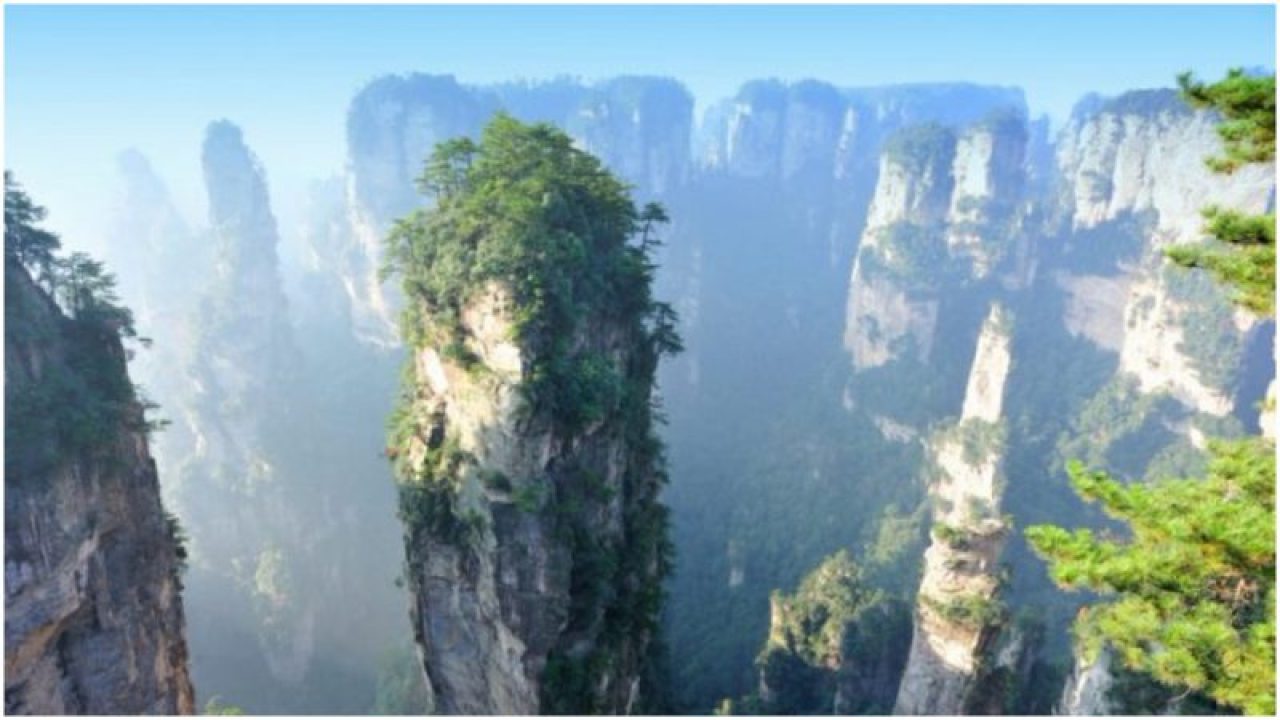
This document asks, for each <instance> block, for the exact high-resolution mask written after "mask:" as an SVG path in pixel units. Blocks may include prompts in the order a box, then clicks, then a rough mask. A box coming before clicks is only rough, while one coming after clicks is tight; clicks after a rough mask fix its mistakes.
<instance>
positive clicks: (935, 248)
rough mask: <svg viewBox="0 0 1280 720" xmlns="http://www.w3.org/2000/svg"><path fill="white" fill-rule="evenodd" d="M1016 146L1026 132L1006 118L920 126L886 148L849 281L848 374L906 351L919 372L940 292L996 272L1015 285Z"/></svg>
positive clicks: (1019, 149)
mask: <svg viewBox="0 0 1280 720" xmlns="http://www.w3.org/2000/svg"><path fill="white" fill-rule="evenodd" d="M1026 146H1027V130H1026V122H1025V120H1024V119H1023V118H1022V116H1021V115H1020V114H1019V111H1017V110H1016V109H1009V108H1007V109H1004V110H1001V111H995V113H994V114H992V115H991V116H990V117H988V118H987V119H985V120H983V121H982V122H980V123H977V124H975V125H972V126H969V127H967V128H965V129H963V130H961V131H959V132H957V131H955V130H952V129H950V128H947V127H944V126H941V125H936V124H935V125H925V126H918V127H914V128H910V129H907V130H904V131H901V132H900V133H898V134H897V135H895V136H894V137H892V138H891V139H890V140H889V142H888V143H887V144H886V146H885V151H884V153H883V154H882V156H881V159H880V170H879V175H878V177H879V179H878V181H877V184H876V190H875V194H874V195H873V196H872V199H871V205H870V209H869V210H868V212H867V222H866V226H865V228H864V230H863V233H862V241H861V243H860V244H859V249H858V254H857V257H856V259H855V260H854V264H853V274H852V277H851V279H850V281H849V296H848V309H847V312H846V323H845V348H846V349H847V350H848V352H849V354H850V356H851V357H852V360H853V366H854V368H855V370H856V371H861V370H866V369H869V368H874V367H878V366H881V365H885V364H887V363H890V362H892V361H894V360H896V359H898V358H900V357H903V356H904V355H907V354H908V352H909V350H910V354H911V356H912V357H914V359H916V360H917V361H919V362H927V361H928V359H929V356H930V353H931V350H932V347H933V343H934V339H935V334H936V324H937V322H938V303H939V298H940V297H941V296H942V295H943V294H944V292H945V291H946V290H948V289H951V290H955V289H957V288H959V287H963V286H965V285H971V284H973V283H978V282H981V281H983V280H985V279H986V278H987V277H988V276H990V275H992V274H993V273H994V272H995V271H996V269H997V268H1003V269H1005V270H1006V271H1007V274H1009V278H1008V279H1010V280H1012V281H1013V282H1015V283H1017V282H1024V281H1025V280H1024V278H1023V276H1024V275H1025V273H1026V269H1025V268H1023V267H1020V265H1019V263H1018V262H1017V260H1018V255H1019V253H1018V252H1017V250H1018V248H1017V247H1016V245H1017V243H1019V242H1025V240H1024V239H1019V237H1018V234H1017V232H1016V230H1017V224H1018V223H1019V222H1020V210H1021V207H1022V203H1023V199H1024V188H1025V185H1026V164H1025V154H1026Z"/></svg>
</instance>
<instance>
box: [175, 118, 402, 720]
mask: <svg viewBox="0 0 1280 720" xmlns="http://www.w3.org/2000/svg"><path fill="white" fill-rule="evenodd" d="M203 163H204V170H205V185H206V190H207V192H208V196H209V210H210V217H209V224H210V233H209V235H210V238H211V243H212V245H213V246H214V254H215V256H216V261H215V263H214V265H213V267H212V268H211V270H212V272H211V273H210V276H209V277H207V278H205V280H204V283H203V285H202V286H201V287H199V288H198V289H197V290H195V291H194V292H192V295H194V296H195V297H197V298H198V301H197V302H193V303H192V305H194V306H195V311H194V312H193V313H192V315H191V316H189V317H188V318H186V319H185V324H184V326H185V327H186V328H187V329H188V333H187V335H188V336H189V337H187V338H184V339H185V340H186V343H185V344H184V347H183V353H182V354H183V360H184V363H183V366H184V367H183V370H184V371H185V374H184V376H183V381H184V383H183V387H181V388H179V389H178V390H175V391H174V398H172V399H170V398H162V399H163V400H165V402H166V406H169V407H175V406H176V408H177V410H180V413H178V414H177V416H176V417H175V420H177V421H179V422H178V423H176V424H177V425H178V428H176V429H178V430H180V432H177V433H175V432H173V430H170V432H169V433H167V434H169V435H171V436H172V437H171V438H170V440H169V441H168V443H167V444H166V449H167V450H169V451H170V452H168V453H166V457H165V461H166V462H168V463H171V464H172V467H173V468H174V469H175V470H176V472H174V473H172V474H173V475H175V476H176V479H175V481H173V482H171V483H170V485H171V487H170V489H171V492H172V496H173V498H174V500H175V507H176V509H177V510H178V512H179V514H180V515H181V516H182V517H183V518H184V521H185V523H186V525H187V527H188V529H189V531H190V536H191V540H192V571H191V573H190V584H191V588H192V592H191V594H190V598H191V606H190V616H191V647H192V653H193V657H194V658H195V661H196V662H195V663H194V668H195V670H196V674H197V682H198V683H199V684H200V686H201V687H202V688H203V689H205V690H206V692H208V693H209V694H210V696H213V695H218V696H220V697H221V698H222V699H223V700H224V701H225V702H230V703H233V704H237V705H240V706H243V707H245V708H246V709H247V710H249V711H251V712H267V713H270V712H319V711H330V712H334V711H340V712H348V713H359V712H366V711H368V709H369V707H370V705H371V704H372V696H373V693H374V686H375V678H374V676H375V674H376V673H377V661H378V658H379V657H380V656H381V654H382V653H383V652H384V651H385V650H387V648H388V647H389V646H390V645H391V643H392V641H393V638H394V637H395V636H396V631H397V629H398V628H399V627H400V626H401V623H398V622H396V618H397V617H399V616H400V614H401V612H402V609H403V607H404V605H403V601H404V597H403V594H402V592H401V591H399V590H397V589H396V588H395V587H394V586H393V581H394V578H395V574H396V570H397V562H396V559H395V551H396V549H397V544H398V543H397V540H398V538H397V534H398V533H397V528H396V527H395V524H394V521H393V520H392V519H391V518H390V517H389V516H388V515H387V508H388V507H390V506H392V505H393V503H394V494H393V491H392V488H390V487H388V486H387V484H383V483H379V482H378V479H379V478H382V477H385V466H384V465H383V464H382V463H381V461H380V460H379V458H378V457H377V452H378V448H379V447H380V446H381V433H380V429H381V426H382V418H384V417H385V413H386V408H387V406H388V405H389V404H390V401H391V399H392V396H393V393H394V375H395V371H394V366H395V361H396V358H394V357H391V358H387V357H382V356H379V355H378V354H376V353H373V352H362V348H360V347H358V344H357V343H356V342H355V341H354V340H353V339H352V338H351V336H350V332H349V329H348V326H347V325H346V324H345V323H344V322H343V321H344V320H346V319H347V317H348V316H347V311H348V308H347V306H346V304H345V303H344V302H343V300H344V298H343V297H342V294H341V290H340V286H337V283H336V282H335V281H334V279H333V277H332V276H331V275H329V274H327V273H325V274H321V273H320V272H319V270H318V269H319V268H321V267H323V268H324V269H325V270H326V271H328V270H331V269H332V267H333V265H332V264H330V263H332V262H333V260H334V256H335V255H339V254H340V250H338V247H340V246H342V244H343V243H344V242H345V241H346V239H347V237H348V236H347V235H346V227H345V224H344V223H343V222H342V221H343V220H344V217H343V216H341V215H339V216H338V217H337V218H327V220H328V221H329V222H325V221H326V218H325V217H323V216H321V215H317V216H316V217H315V218H314V224H313V225H312V226H310V227H308V228H307V233H308V240H309V241H310V242H311V245H310V249H311V250H312V252H313V255H312V257H311V258H310V260H311V261H312V262H313V263H314V265H313V267H312V268H311V269H313V272H312V273H309V274H306V275H304V276H303V277H302V279H301V282H302V283H304V287H303V297H302V298H301V300H302V302H300V303H299V305H301V307H302V308H303V312H302V313H300V315H301V318H302V319H301V321H298V320H295V318H294V317H292V310H293V308H292V307H291V306H290V304H289V303H288V302H287V300H286V297H285V294H284V288H283V282H282V277H281V276H282V272H281V269H280V260H279V256H278V254H277V253H278V246H279V243H280V238H279V233H278V230H277V226H276V221H275V217H274V214H273V212H272V209H271V202H270V196H269V193H268V188H267V182H266V176H265V173H264V172H263V170H262V168H261V166H260V165H259V163H258V161H257V159H256V158H255V156H254V154H253V153H252V151H251V150H250V149H249V147H248V146H247V145H246V144H245V141H244V138H243V136H242V134H241V132H240V130H239V129H238V128H236V127H235V126H234V125H232V124H230V123H227V122H225V121H224V122H219V123H214V124H213V125H211V126H210V128H209V130H208V132H207V135H206V139H205V143H204V147H203ZM331 191H332V192H335V194H340V193H338V191H337V190H335V189H332V188H331ZM330 205H331V204H324V206H325V207H330ZM298 327H300V328H301V329H302V332H299V331H298V330H296V329H295V328H298ZM353 616H359V617H362V618H365V619H364V620H363V621H362V622H360V623H351V622H349V621H348V619H349V618H350V617H353Z"/></svg>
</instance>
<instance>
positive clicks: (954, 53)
mask: <svg viewBox="0 0 1280 720" xmlns="http://www.w3.org/2000/svg"><path fill="white" fill-rule="evenodd" d="M1274 12H1275V11H1274V8H1273V7H1270V6H1256V5H1255V6H1207V7H1196V6H1165V7H1160V6H1130V7H1108V6H1077V7H1048V6H1042V7H1016V6H987V7H964V6H933V7H919V6H917V7H877V6H809V7H778V6H773V7H770V6H752V7H725V6H704V7H625V6H613V7H582V6H561V7H527V6H526V7H466V6H460V7H411V6H382V7H355V6H315V7H306V6H291V7H290V6H275V7H261V6H260V7H253V6H221V7H209V6H174V7H145V6H143V7H137V6H135V7H114V8H113V7H84V6H81V7H74V6H63V7H31V6H17V7H14V6H8V7H6V8H5V100H6V103H5V145H6V159H5V164H6V167H9V168H11V169H13V170H15V172H16V173H17V174H18V177H19V180H21V181H23V182H24V184H26V185H27V187H28V189H29V190H30V191H31V192H32V194H33V195H34V196H35V197H36V199H37V200H39V201H41V202H44V203H45V204H46V205H48V206H49V207H50V210H51V213H52V217H51V220H52V221H53V225H54V226H55V228H56V229H60V230H62V231H63V232H64V234H70V233H83V234H86V235H88V234H91V233H92V232H93V228H94V227H95V223H97V222H99V221H100V220H101V218H102V213H104V212H105V210H106V207H107V201H108V200H109V199H110V190H109V186H110V182H111V180H112V177H113V176H112V167H113V165H112V159H113V157H114V156H115V154H116V153H118V152H119V151H120V150H122V149H124V148H127V147H137V148H139V149H140V150H142V151H143V152H144V153H146V154H147V155H148V156H149V157H150V158H151V160H152V162H153V164H154V165H155V166H156V167H157V168H158V169H159V170H160V172H161V173H162V175H163V176H164V179H165V180H166V181H167V182H168V183H169V185H170V186H171V189H172V190H173V191H174V194H175V196H176V197H177V199H178V200H179V203H180V205H181V206H182V209H183V210H184V211H185V212H186V213H187V214H188V215H189V216H190V219H191V220H193V221H197V222H203V212H204V204H203V200H202V191H201V188H200V185H199V143H200V139H201V136H202V130H203V127H204V125H205V124H206V123H208V122H209V121H210V120H212V119H216V118H220V117H226V118H229V119H231V120H233V121H235V122H237V123H238V124H240V125H241V126H242V127H243V128H244V129H245V133H246V139H247V140H248V142H249V143H250V144H251V145H252V146H253V147H254V149H255V151H256V152H257V153H258V155H259V156H260V157H261V158H262V160H263V163H264V165H265V166H266V167H267V170H268V173H269V176H270V180H271V182H272V190H273V196H274V197H273V200H274V201H275V203H276V205H277V210H278V211H279V214H280V215H281V216H282V220H283V221H284V225H285V227H284V230H285V232H286V233H288V232H289V231H290V230H291V228H292V226H293V225H294V224H296V221H297V214H298V212H299V208H300V197H301V195H302V189H303V188H304V187H305V184H306V182H307V181H308V180H310V179H312V178H317V177H325V176H330V175H333V174H335V173H337V172H339V171H340V170H341V168H342V164H343V159H344V152H345V148H344V135H343V123H344V116H345V110H346V105H347V103H348V101H349V100H350V98H351V96H352V95H353V94H354V93H355V92H356V90H357V89H359V87H360V86H361V85H362V84H363V83H365V82H367V81H368V80H370V79H371V78H373V77H375V76H377V75H380V74H383V73H399V72H408V71H422V72H433V73H452V74H454V75H456V76H457V77H458V78H459V79H460V80H462V81H464V82H472V83H487V82H492V81H499V80H509V79H515V78H528V79H539V78H549V77H552V76H555V75H559V74H571V75H578V76H582V77H584V78H586V79H595V78H600V77H607V76H611V75H617V74H624V73H625V74H660V75H670V76H673V77H676V78H677V79H679V80H681V81H683V82H684V83H685V85H686V86H687V87H688V88H689V89H690V90H691V91H692V92H693V93H694V95H695V97H696V98H697V99H698V102H699V104H700V105H703V106H704V105H706V104H707V103H709V102H711V101H714V100H717V99H719V98H722V97H725V96H728V95H731V94H732V93H733V92H734V91H735V90H736V88H737V87H738V86H739V85H740V84H741V83H742V82H743V81H745V80H748V79H752V78H761V77H778V78H782V79H801V78H807V77H813V78H817V79H821V80H826V81H828V82H831V83H833V84H836V85H840V86H861V85H879V84H890V83H899V82H921V81H949V80H964V81H972V82H981V83H994V84H1001V85H1017V86H1021V87H1023V88H1024V89H1025V90H1026V92H1027V98H1028V101H1029V103H1030V105H1031V109H1032V111H1033V112H1047V113H1049V114H1050V115H1051V116H1052V117H1054V118H1055V120H1059V121H1060V120H1061V119H1062V118H1064V117H1065V115H1066V114H1067V113H1068V112H1069V110H1070V108H1071V106H1072V104H1073V103H1074V102H1075V101H1076V100H1077V99H1078V98H1079V97H1080V96H1081V95H1083V94H1084V93H1086V92H1090V91H1098V92H1102V93H1105V94H1113V93H1117V92H1121V91H1123V90H1127V89H1132V88H1140V87H1156V86H1167V85H1170V84H1172V81H1173V77H1174V75H1175V74H1176V73H1178V72H1179V71H1182V70H1185V69H1191V70H1194V71H1196V72H1197V73H1199V74H1201V75H1203V76H1206V77H1210V78H1212V77H1216V76H1218V75H1220V74H1221V73H1222V72H1224V71H1225V70H1226V69H1227V68H1228V67H1231V66H1237V65H1243V66H1265V67H1272V66H1273V64H1274V58H1275V33H1274V27H1275V15H1274ZM69 239H70V238H69ZM83 241H84V242H86V244H87V245H88V246H90V247H92V245H93V239H92V238H89V237H85V238H83Z"/></svg>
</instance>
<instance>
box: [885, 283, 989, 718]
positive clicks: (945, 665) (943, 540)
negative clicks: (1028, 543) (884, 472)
mask: <svg viewBox="0 0 1280 720" xmlns="http://www.w3.org/2000/svg"><path fill="white" fill-rule="evenodd" d="M1010 332H1011V321H1010V319H1009V317H1008V314H1007V311H1006V310H1004V309H1003V308H1001V307H1000V306H993V307H992V309H991V312H990V314H989V315H988V317H987V320H986V322H985V323H984V325H983V328H982V333H981V334H980V336H979V338H978V346H977V351H976V353H975V355H974V361H973V368H972V370H971V371H970V375H969V386H968V389H967V391H966V394H965V404H964V413H963V414H962V415H961V417H960V420H959V422H958V424H956V425H955V426H954V427H952V428H951V429H949V430H946V431H943V432H942V433H940V434H939V435H938V436H937V437H935V438H934V440H933V442H932V452H933V459H934V463H935V464H936V466H937V478H936V480H935V482H934V483H933V484H932V486H931V488H930V492H931V495H932V498H933V503H934V505H933V507H934V512H933V517H934V523H935V524H934V530H933V536H932V543H931V544H930V546H929V549H928V550H927V551H926V553H925V559H924V564H925V569H924V578H923V580H922V581H921V585H920V591H919V601H918V604H917V608H916V626H915V633H914V637H913V638H912V645H911V656H910V660H908V662H907V669H906V672H905V674H904V676H903V679H902V685H901V687H900V688H899V692H898V698H897V703H896V704H895V706H894V712H895V713H897V714H906V715H922V714H938V715H962V714H966V713H967V712H969V711H970V708H971V705H972V703H973V698H974V697H976V695H975V689H976V684H977V680H978V679H979V676H980V674H981V671H982V666H983V665H984V663H986V662H988V654H989V653H991V652H992V651H993V650H994V643H995V641H996V639H997V637H998V634H999V631H1000V627H1001V622H1002V618H1001V609H1000V605H999V600H998V598H997V595H998V592H999V588H1000V583H1001V579H1000V576H999V571H998V569H997V563H998V562H999V559H1000V554H1001V551H1002V550H1003V546H1004V536H1005V533H1006V532H1007V530H1008V528H1007V527H1006V524H1005V521H1004V520H1003V519H1002V517H1001V516H1000V500H1001V494H1002V492H1003V488H1002V487H1001V486H1002V482H1003V481H1002V479H1001V478H1000V474H1001V462H1002V459H1003V452H1004V448H1003V442H1004V441H1003V427H1002V417H1001V404H1002V402H1003V395H1004V387H1005V380H1006V378H1007V376H1008V372H1009V367H1010V360H1011V359H1010Z"/></svg>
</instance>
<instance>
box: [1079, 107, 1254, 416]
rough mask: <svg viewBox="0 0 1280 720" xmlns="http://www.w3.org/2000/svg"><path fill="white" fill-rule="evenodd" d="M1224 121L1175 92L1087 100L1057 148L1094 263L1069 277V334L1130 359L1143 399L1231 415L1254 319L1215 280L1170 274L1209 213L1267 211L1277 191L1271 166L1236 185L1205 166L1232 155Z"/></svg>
mask: <svg viewBox="0 0 1280 720" xmlns="http://www.w3.org/2000/svg"><path fill="white" fill-rule="evenodd" d="M1216 124H1217V120H1216V119H1215V118H1214V117H1213V116H1212V115H1211V114H1209V113H1204V112H1193V111H1192V110H1191V109H1190V108H1188V107H1187V106H1186V104H1185V103H1183V102H1182V101H1181V100H1180V99H1179V98H1178V96H1177V93H1176V92H1174V91H1172V90H1151V91H1136V92H1131V93H1127V94H1125V95H1121V96H1119V97H1117V98H1113V99H1110V100H1105V101H1103V100H1099V99H1096V98H1095V99H1092V100H1090V101H1086V102H1082V103H1081V104H1080V105H1079V106H1078V107H1077V109H1076V111H1075V113H1074V114H1073V116H1072V119H1071V121H1070V122H1069V123H1068V124H1067V126H1066V127H1065V128H1064V129H1063V131H1062V135H1061V137H1060V139H1059V141H1058V145H1057V158H1056V164H1057V168H1058V173H1059V175H1060V178H1061V180H1060V183H1059V190H1058V199H1057V206H1058V209H1057V211H1056V213H1057V214H1058V215H1059V216H1060V217H1061V218H1062V220H1061V222H1063V223H1065V226H1066V227H1065V230H1064V232H1065V233H1066V234H1067V237H1066V238H1065V243H1064V244H1065V245H1066V246H1067V247H1068V248H1071V249H1073V250H1074V251H1075V252H1076V253H1077V254H1079V255H1082V256H1083V255H1092V257H1093V260H1092V261H1091V262H1088V263H1087V264H1081V263H1076V266H1075V267H1074V268H1069V269H1065V270H1064V271H1062V274H1061V275H1060V276H1059V277H1060V280H1059V281H1060V283H1062V285H1063V287H1064V288H1065V289H1066V290H1067V296H1068V306H1067V315H1068V327H1069V328H1070V329H1071V330H1072V331H1073V332H1076V333H1078V334H1080V335H1083V336H1084V337H1087V338H1089V339H1090V340H1092V341H1094V342H1095V343H1096V344H1098V345H1099V346H1100V347H1104V348H1107V349H1109V350H1118V352H1119V358H1120V367H1121V371H1122V372H1124V373H1127V374H1129V375H1131V376H1133V377H1134V378H1135V379H1137V381H1138V383H1139V385H1140V387H1141V389H1142V391H1143V392H1145V393H1159V392H1168V393H1170V394H1172V395H1173V396H1174V397H1176V398H1178V399H1179V400H1180V401H1181V402H1182V403H1183V404H1185V405H1186V406H1187V407H1189V408H1191V409H1193V410H1195V411H1198V412H1202V413H1207V414H1210V415H1217V416H1223V415H1227V414H1228V413H1230V412H1231V411H1232V410H1233V407H1232V397H1231V395H1232V387H1233V384H1234V381H1235V378H1234V376H1233V374H1234V372H1235V370H1236V369H1237V368H1239V366H1240V359H1241V352H1242V346H1243V344H1244V343H1243V338H1244V335H1245V334H1246V333H1247V332H1248V331H1249V330H1250V329H1251V328H1252V326H1253V325H1254V321H1253V320H1251V319H1250V318H1247V317H1245V316H1243V315H1241V314H1239V313H1235V312H1233V311H1232V310H1231V308H1230V307H1229V305H1228V304H1227V303H1226V301H1225V299H1224V297H1225V296H1224V293H1223V291H1222V290H1221V288H1218V287H1216V286H1214V285H1213V284H1212V283H1211V282H1209V281H1208V279H1207V278H1201V277H1198V274H1197V276H1195V277H1189V276H1191V275H1192V274H1191V273H1188V272H1187V271H1178V270H1172V269H1170V268H1169V266H1168V263H1167V261H1166V260H1165V259H1164V257H1163V254H1162V251H1163V250H1164V249H1165V248H1167V247H1169V246H1171V245H1174V244H1179V243H1191V242H1197V241H1199V240H1201V239H1203V237H1204V233H1203V231H1202V226H1203V224H1204V218H1203V217H1202V215H1201V210H1202V209H1203V208H1204V207H1206V206H1209V205H1220V206H1223V207H1232V208H1238V209H1241V210H1244V211H1249V212H1263V211H1265V210H1266V209H1267V208H1268V207H1269V206H1270V205H1271V203H1272V196H1273V195H1274V189H1275V188H1274V179H1273V175H1274V173H1273V168H1272V167H1271V166H1251V167H1246V168H1242V169H1241V170H1239V171H1238V172H1236V173H1235V174H1233V175H1230V176H1226V175H1221V174H1217V173H1214V172H1212V171H1211V170H1210V169H1209V168H1208V167H1207V166H1206V165H1205V163H1204V159H1205V158H1206V157H1208V156H1210V155H1213V154H1214V153H1216V152H1218V148H1219V147H1220V142H1221V141H1220V139H1219V137H1218V134H1217V130H1216ZM1085 265H1087V266H1085Z"/></svg>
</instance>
